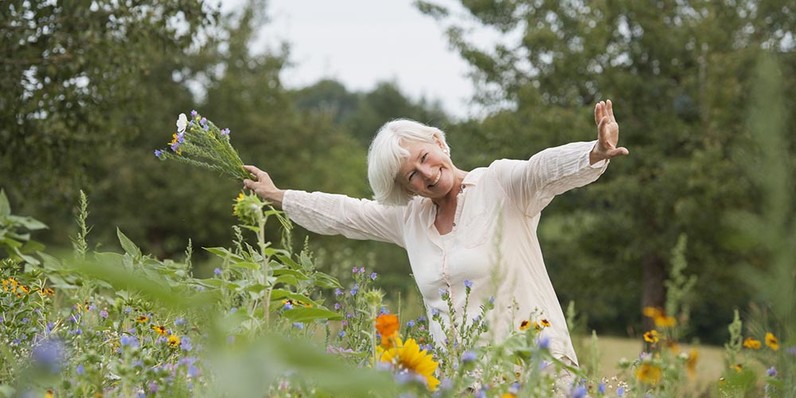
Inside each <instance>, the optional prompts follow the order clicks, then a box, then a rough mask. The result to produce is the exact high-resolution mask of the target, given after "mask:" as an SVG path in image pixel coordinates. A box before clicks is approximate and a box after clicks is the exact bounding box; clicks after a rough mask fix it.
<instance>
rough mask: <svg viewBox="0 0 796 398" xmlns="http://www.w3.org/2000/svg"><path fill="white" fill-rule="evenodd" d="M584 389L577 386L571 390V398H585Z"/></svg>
mask: <svg viewBox="0 0 796 398" xmlns="http://www.w3.org/2000/svg"><path fill="white" fill-rule="evenodd" d="M586 392H587V391H586V387H583V386H577V387H575V389H574V390H572V398H586Z"/></svg>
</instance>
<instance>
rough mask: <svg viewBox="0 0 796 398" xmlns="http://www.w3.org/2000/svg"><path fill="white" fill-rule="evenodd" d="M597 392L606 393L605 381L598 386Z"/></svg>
mask: <svg viewBox="0 0 796 398" xmlns="http://www.w3.org/2000/svg"><path fill="white" fill-rule="evenodd" d="M597 392H598V393H600V394H605V383H600V385H598V386H597Z"/></svg>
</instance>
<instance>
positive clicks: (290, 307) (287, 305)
mask: <svg viewBox="0 0 796 398" xmlns="http://www.w3.org/2000/svg"><path fill="white" fill-rule="evenodd" d="M282 309H283V310H285V311H287V310H292V309H293V304H290V301H285V305H284V306H283V307H282Z"/></svg>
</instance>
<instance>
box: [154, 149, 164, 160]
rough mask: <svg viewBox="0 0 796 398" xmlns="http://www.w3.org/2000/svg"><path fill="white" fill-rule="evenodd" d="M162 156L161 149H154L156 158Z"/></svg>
mask: <svg viewBox="0 0 796 398" xmlns="http://www.w3.org/2000/svg"><path fill="white" fill-rule="evenodd" d="M162 156H163V151H161V150H160V149H155V157H156V158H158V159H162Z"/></svg>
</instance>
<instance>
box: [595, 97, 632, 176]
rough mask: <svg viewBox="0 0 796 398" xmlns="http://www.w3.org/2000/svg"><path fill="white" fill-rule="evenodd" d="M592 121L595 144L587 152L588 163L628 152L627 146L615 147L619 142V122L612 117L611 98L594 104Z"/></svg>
mask: <svg viewBox="0 0 796 398" xmlns="http://www.w3.org/2000/svg"><path fill="white" fill-rule="evenodd" d="M594 123H596V124H597V144H596V145H595V146H594V148H593V149H592V150H591V153H590V154H589V163H590V164H595V163H597V162H599V161H601V160H605V159H611V158H613V157H616V156H624V155H627V154H629V153H630V151H628V150H627V148H624V147H618V148H617V147H616V144H617V143H618V142H619V123H617V122H616V118H615V117H614V107H613V103H611V100H607V101H600V102H598V103H597V104H596V105H595V106H594Z"/></svg>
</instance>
